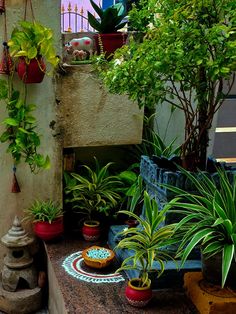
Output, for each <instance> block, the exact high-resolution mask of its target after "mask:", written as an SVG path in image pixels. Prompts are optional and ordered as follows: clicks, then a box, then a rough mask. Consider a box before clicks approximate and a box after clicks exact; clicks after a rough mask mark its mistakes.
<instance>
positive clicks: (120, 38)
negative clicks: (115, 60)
mask: <svg viewBox="0 0 236 314" xmlns="http://www.w3.org/2000/svg"><path fill="white" fill-rule="evenodd" d="M99 37H100V39H101V43H102V47H103V51H104V53H105V55H106V57H107V58H109V56H110V55H111V54H113V53H114V52H115V51H116V49H118V48H121V47H122V46H123V45H124V44H125V42H126V39H127V34H126V33H121V32H117V33H112V34H96V35H95V36H94V39H95V43H96V48H97V51H98V53H101V47H100V43H99Z"/></svg>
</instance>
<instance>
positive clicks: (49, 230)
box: [34, 218, 64, 241]
mask: <svg viewBox="0 0 236 314" xmlns="http://www.w3.org/2000/svg"><path fill="white" fill-rule="evenodd" d="M34 232H35V234H36V235H37V236H38V237H39V238H40V239H42V240H44V241H49V240H53V239H56V238H58V237H60V236H61V235H62V234H63V232H64V225H63V218H58V219H56V220H54V221H53V222H52V223H51V224H50V223H49V222H47V221H38V222H35V223H34Z"/></svg>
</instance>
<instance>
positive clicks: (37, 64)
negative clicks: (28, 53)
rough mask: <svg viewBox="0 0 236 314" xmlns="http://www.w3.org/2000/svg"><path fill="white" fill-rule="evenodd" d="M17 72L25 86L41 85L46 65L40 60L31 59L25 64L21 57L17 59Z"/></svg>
mask: <svg viewBox="0 0 236 314" xmlns="http://www.w3.org/2000/svg"><path fill="white" fill-rule="evenodd" d="M17 72H18V76H19V78H20V79H21V80H22V81H23V82H24V83H25V84H33V83H41V82H42V80H43V78H44V75H45V72H46V65H45V63H44V61H43V59H42V58H37V59H36V58H35V59H31V60H30V63H29V64H27V63H26V62H25V58H23V57H22V58H19V63H18V66H17Z"/></svg>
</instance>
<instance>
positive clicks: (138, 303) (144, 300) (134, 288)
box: [125, 278, 152, 307]
mask: <svg viewBox="0 0 236 314" xmlns="http://www.w3.org/2000/svg"><path fill="white" fill-rule="evenodd" d="M140 283H141V279H139V278H134V279H131V280H129V281H128V285H127V287H126V289H125V296H126V299H127V301H128V302H129V304H130V305H132V306H135V307H144V306H146V305H147V304H148V302H149V301H150V300H151V298H152V289H151V288H150V285H146V286H144V287H142V286H141V285H140Z"/></svg>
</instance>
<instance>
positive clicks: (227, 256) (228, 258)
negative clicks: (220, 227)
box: [221, 244, 235, 288]
mask: <svg viewBox="0 0 236 314" xmlns="http://www.w3.org/2000/svg"><path fill="white" fill-rule="evenodd" d="M234 250H235V248H234V245H233V244H225V245H224V249H223V256H222V282H221V287H222V288H223V287H224V285H225V282H226V279H227V276H228V273H229V269H230V266H231V264H232V260H233V256H234Z"/></svg>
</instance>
